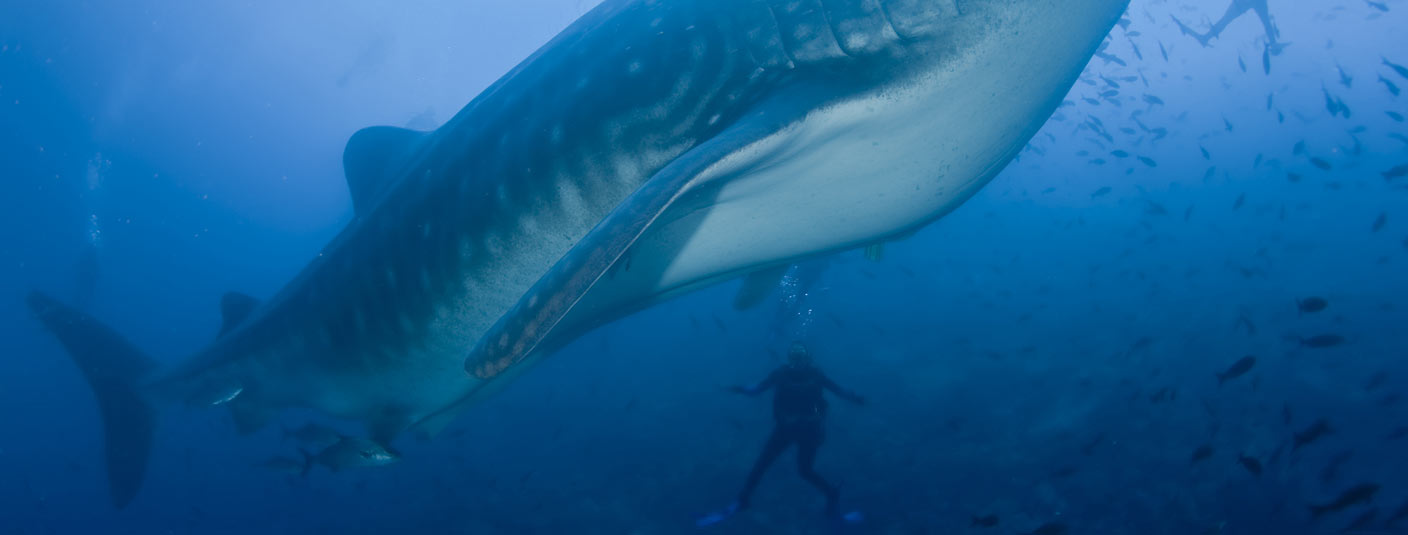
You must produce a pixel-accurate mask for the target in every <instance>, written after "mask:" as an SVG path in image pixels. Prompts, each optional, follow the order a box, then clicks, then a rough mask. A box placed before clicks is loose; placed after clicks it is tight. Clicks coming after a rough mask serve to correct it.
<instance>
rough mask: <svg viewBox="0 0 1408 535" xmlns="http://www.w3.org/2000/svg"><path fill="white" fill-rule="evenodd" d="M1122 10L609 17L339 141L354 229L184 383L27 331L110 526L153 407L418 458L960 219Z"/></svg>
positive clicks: (892, 7) (232, 327)
mask: <svg viewBox="0 0 1408 535" xmlns="http://www.w3.org/2000/svg"><path fill="white" fill-rule="evenodd" d="M1126 3H1127V0H790V1H781V0H622V1H612V0H608V1H607V2H606V3H604V4H602V5H601V6H599V7H597V8H596V9H594V10H593V11H591V12H590V13H588V14H586V15H585V16H583V17H582V18H581V19H580V20H578V21H576V22H575V23H574V24H572V25H571V26H570V27H568V28H567V29H566V30H564V31H563V32H562V33H561V34H559V35H558V36H557V37H555V38H554V39H552V40H551V41H550V42H549V43H547V44H546V45H545V46H543V47H542V48H541V49H539V50H538V51H537V52H536V53H534V54H533V55H532V56H530V57H529V58H528V59H526V60H525V61H523V62H522V63H521V64H519V65H518V66H517V67H516V68H514V69H513V70H512V71H510V72H509V73H508V74H506V75H505V76H504V77H503V78H501V79H500V80H499V81H497V82H496V83H494V84H493V85H492V86H490V87H489V88H488V89H486V90H485V91H484V92H483V93H482V94H480V95H479V96H478V97H476V98H475V99H473V100H472V101H471V102H470V103H469V104H468V105H467V106H465V108H464V109H463V110H461V111H460V112H459V113H458V114H456V115H455V116H454V117H453V118H452V119H451V120H450V121H449V122H447V123H446V124H444V125H443V126H441V127H440V128H439V129H436V130H434V131H430V132H417V131H411V130H404V129H397V128H391V127H372V128H368V129H364V130H362V131H360V132H358V133H357V134H355V135H354V136H353V137H352V139H351V140H350V141H349V142H348V145H347V149H346V151H345V153H344V166H345V168H346V174H347V180H348V185H349V189H350V191H351V194H352V199H353V207H354V210H355V212H356V217H355V218H354V220H353V221H352V222H351V223H350V224H349V225H348V227H347V228H346V229H345V230H344V231H343V232H342V233H341V234H340V235H338V236H337V237H336V238H335V239H334V240H333V241H332V242H331V243H330V244H328V246H327V247H326V248H325V249H324V250H323V251H322V253H321V254H320V255H319V256H318V257H317V258H316V259H315V260H314V261H312V262H311V263H310V264H309V265H308V266H307V267H306V268H304V269H303V270H302V271H301V272H300V273H299V274H298V275H297V276H296V277H295V278H294V279H293V280H292V281H291V282H290V283H289V284H288V285H287V286H285V287H284V288H283V289H282V290H281V291H279V292H278V293H277V294H276V295H274V296H272V297H271V298H270V299H268V300H266V301H263V302H260V301H256V300H254V299H253V298H250V297H247V296H243V295H240V294H230V295H227V296H226V298H225V299H224V300H222V303H221V308H222V312H223V313H224V324H223V325H222V329H221V334H220V335H219V336H218V337H217V338H216V339H215V340H214V341H213V342H212V343H211V344H210V345H209V346H207V347H206V348H204V349H203V350H201V351H200V352H198V353H197V354H196V355H194V356H193V357H192V358H190V359H188V360H186V361H183V362H181V363H179V364H177V365H174V366H170V367H166V368H159V367H155V366H154V364H153V363H151V362H150V361H149V359H146V358H145V357H142V356H141V355H140V352H138V351H137V350H136V349H135V348H132V347H131V346H130V344H125V343H122V341H121V337H120V336H117V335H116V334H115V333H112V332H111V331H109V330H107V329H106V328H105V327H103V326H102V325H101V324H99V323H98V322H97V321H96V320H93V319H92V318H89V317H87V316H85V315H83V314H82V313H81V312H78V311H76V310H74V309H71V308H69V307H67V306H65V305H63V304H61V303H59V302H57V301H55V300H53V299H50V298H47V297H45V296H43V295H42V294H33V295H31V297H30V306H31V308H33V309H34V310H35V311H36V312H37V315H38V317H39V318H40V319H41V320H42V321H44V323H45V324H46V325H48V326H49V328H50V329H51V330H53V331H54V332H55V333H56V334H57V335H58V336H59V338H60V340H61V341H62V342H64V345H65V346H66V347H67V348H68V349H69V352H70V354H71V355H72V356H73V357H74V358H75V360H76V361H78V363H79V364H80V367H81V368H83V369H84V370H85V374H87V376H88V379H89V380H90V382H91V383H92V384H93V387H94V389H95V391H97V397H98V398H99V401H100V403H102V404H103V405H104V416H105V418H106V425H107V427H106V430H107V441H108V456H109V465H110V466H109V468H110V470H109V476H110V477H109V478H110V483H111V484H112V491H113V496H114V500H115V502H116V503H118V504H119V505H122V504H125V503H126V502H127V501H129V500H130V499H132V497H133V496H134V495H135V493H136V490H137V488H138V487H139V486H140V482H141V466H142V465H144V463H145V458H146V452H145V448H146V447H147V445H148V444H149V443H150V436H149V435H150V433H151V428H152V427H153V422H154V420H153V417H152V415H151V409H150V408H149V405H150V404H152V403H154V402H157V401H162V400H173V399H174V400H182V401H186V402H192V403H199V404H219V405H225V406H227V407H229V409H230V410H231V411H232V413H233V414H234V417H235V421H236V423H237V425H238V427H239V428H240V429H241V430H242V431H252V430H255V429H258V428H260V427H261V426H262V425H263V424H264V423H265V422H267V421H268V420H269V419H270V418H271V417H272V416H273V415H275V414H276V413H277V412H278V411H279V410H281V409H285V408H294V407H301V408H313V409H317V410H320V411H323V412H325V413H327V414H328V415H331V416H333V417H338V418H346V419H353V420H359V421H362V422H365V423H366V425H367V427H368V433H369V436H370V438H371V439H373V440H375V441H378V442H380V443H389V441H391V440H392V439H393V438H394V437H395V436H397V435H398V434H400V433H401V432H403V431H406V430H414V431H419V432H421V433H424V434H427V435H431V434H434V433H435V432H436V431H437V430H439V429H440V428H443V426H444V425H446V424H447V423H448V422H449V420H450V419H452V418H453V416H454V415H455V414H456V413H457V412H458V411H459V409H461V408H463V407H464V406H465V405H467V404H469V403H470V402H472V401H473V400H475V399H478V398H480V397H482V395H484V394H486V393H487V392H489V391H490V389H488V388H486V387H489V386H497V385H502V384H504V383H505V382H506V381H505V379H507V378H509V377H511V376H513V375H515V374H518V373H522V372H523V371H524V370H526V369H528V368H529V367H530V366H529V364H531V363H532V362H533V361H535V360H537V359H539V358H542V357H543V356H545V355H547V354H550V353H551V352H552V351H553V349H555V348H557V347H561V346H562V345H564V344H566V343H568V342H570V341H571V340H572V339H573V338H574V337H576V336H578V335H580V334H581V333H582V332H584V331H585V330H587V329H590V328H593V327H595V326H598V325H601V324H603V323H606V322H610V321H612V320H613V319H615V318H619V317H621V316H623V315H625V314H627V313H629V312H632V311H635V310H639V309H641V308H644V307H647V306H649V305H651V304H652V303H655V302H658V301H660V300H662V299H666V298H669V297H671V296H674V295H678V294H680V293H682V292H687V291H689V290H692V289H695V288H699V287H701V286H704V285H707V284H710V283H714V282H718V281H722V280H725V279H729V278H732V277H737V276H742V275H748V274H750V273H752V274H761V275H767V274H769V273H776V272H777V271H776V270H777V269H778V268H779V267H785V265H786V264H787V263H789V262H792V261H795V260H797V259H800V258H804V257H808V256H812V255H818V254H823V253H828V252H833V251H838V250H843V249H848V248H854V247H860V246H866V245H869V244H874V243H878V242H883V241H885V240H887V239H892V238H895V237H897V236H901V235H904V234H906V233H909V232H913V231H914V230H916V229H918V228H919V227H921V226H923V225H925V224H927V223H929V222H931V221H933V220H935V219H937V218H939V217H941V216H942V215H944V214H946V213H948V212H950V211H952V210H953V209H954V208H956V207H957V206H958V205H959V204H961V203H962V202H963V201H965V200H966V199H968V198H969V197H970V196H972V195H973V194H974V193H975V192H976V191H977V190H978V189H979V188H981V187H982V186H983V185H984V184H985V183H987V182H988V181H989V180H990V179H992V178H993V177H994V176H995V175H996V174H997V173H998V172H999V171H1001V170H1002V169H1003V167H1004V166H1006V164H1007V163H1008V162H1009V161H1010V160H1011V159H1012V158H1013V157H1014V156H1015V155H1016V154H1017V152H1018V151H1019V150H1020V149H1021V148H1022V147H1023V146H1024V145H1025V144H1026V142H1027V141H1028V140H1029V139H1030V138H1031V136H1032V135H1034V134H1035V132H1036V131H1037V129H1038V128H1039V127H1040V126H1041V125H1042V124H1043V123H1044V122H1045V120H1046V119H1047V118H1048V117H1049V116H1050V114H1051V113H1052V112H1053V111H1054V110H1055V108H1056V107H1057V105H1058V104H1059V103H1060V102H1061V99H1062V97H1063V96H1064V95H1065V94H1066V92H1067V90H1068V89H1069V88H1070V86H1071V85H1072V84H1073V83H1074V81H1075V79H1076V77H1077V76H1078V75H1079V74H1080V72H1081V71H1082V69H1083V68H1084V66H1085V64H1086V63H1087V61H1088V60H1089V58H1090V56H1091V54H1092V53H1093V52H1094V51H1095V50H1096V48H1097V46H1098V45H1099V44H1100V42H1101V41H1102V40H1103V38H1104V37H1105V35H1106V33H1107V32H1108V31H1109V29H1110V28H1111V27H1112V26H1113V25H1114V23H1115V22H1116V20H1117V19H1118V18H1119V16H1120V15H1121V14H1122V13H1123V12H1124V9H1125V7H1126ZM757 286H759V287H764V288H765V287H767V285H757ZM80 335H86V336H89V337H90V338H93V337H97V338H101V339H104V340H109V341H113V343H112V344H106V347H98V346H97V345H95V344H87V343H82V342H81V341H79V340H77V339H76V338H77V337H79V336H80ZM113 348H116V349H113ZM114 355H116V356H114ZM105 362H107V363H109V364H108V365H106V366H100V365H99V364H101V363H105ZM114 362H116V363H118V364H112V363H114ZM95 368H96V369H95ZM124 422H130V423H132V424H133V425H123V423H124ZM114 459H117V460H121V461H124V462H125V463H126V468H123V469H120V470H114V469H113V466H112V465H113V464H114ZM138 461H140V462H138ZM134 464H135V465H136V466H137V468H136V470H135V474H134V473H133V472H134V470H133V469H132V466H133V465H134Z"/></svg>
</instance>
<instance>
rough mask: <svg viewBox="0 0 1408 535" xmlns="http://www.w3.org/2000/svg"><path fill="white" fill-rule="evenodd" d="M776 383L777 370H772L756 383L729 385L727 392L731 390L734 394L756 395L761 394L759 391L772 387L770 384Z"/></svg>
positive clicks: (765, 390)
mask: <svg viewBox="0 0 1408 535" xmlns="http://www.w3.org/2000/svg"><path fill="white" fill-rule="evenodd" d="M776 383H777V372H772V373H770V374H768V376H767V378H766V379H763V381H762V382H760V383H758V384H755V385H753V386H738V385H734V386H731V387H729V389H728V390H729V392H733V393H735V394H743V395H745V396H756V395H758V394H761V393H763V392H767V391H768V389H770V388H772V386H773V385H774V384H776Z"/></svg>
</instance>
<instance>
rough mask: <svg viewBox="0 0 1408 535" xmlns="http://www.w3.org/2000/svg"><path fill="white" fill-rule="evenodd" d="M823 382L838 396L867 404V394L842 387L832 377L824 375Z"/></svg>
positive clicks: (856, 402) (859, 403)
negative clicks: (863, 394)
mask: <svg viewBox="0 0 1408 535" xmlns="http://www.w3.org/2000/svg"><path fill="white" fill-rule="evenodd" d="M821 384H822V385H823V386H825V387H826V389H827V390H830V391H831V393H832V394H836V397H839V398H841V399H844V400H846V401H849V402H851V403H855V404H856V405H865V396H862V395H860V394H857V393H855V392H852V391H850V390H846V389H844V388H841V386H840V385H838V384H836V382H835V381H832V380H831V378H830V377H827V376H825V375H822V376H821Z"/></svg>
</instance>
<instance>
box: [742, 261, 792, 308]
mask: <svg viewBox="0 0 1408 535" xmlns="http://www.w3.org/2000/svg"><path fill="white" fill-rule="evenodd" d="M788 267H790V266H788V265H787V264H782V265H780V266H774V267H770V268H766V269H760V270H758V271H754V272H752V273H749V274H748V275H746V276H744V277H743V286H742V287H740V288H739V289H738V293H737V294H734V296H733V308H734V310H748V309H750V308H753V307H755V306H758V304H759V303H762V302H763V299H766V298H767V297H768V294H770V293H772V289H773V288H774V287H776V286H777V284H778V281H780V280H782V276H783V275H786V274H787V268H788Z"/></svg>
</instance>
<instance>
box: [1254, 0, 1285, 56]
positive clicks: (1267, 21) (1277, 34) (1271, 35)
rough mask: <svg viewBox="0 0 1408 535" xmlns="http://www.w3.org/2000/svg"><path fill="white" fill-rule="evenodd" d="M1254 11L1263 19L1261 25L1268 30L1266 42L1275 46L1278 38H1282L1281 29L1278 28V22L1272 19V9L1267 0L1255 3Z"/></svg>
mask: <svg viewBox="0 0 1408 535" xmlns="http://www.w3.org/2000/svg"><path fill="white" fill-rule="evenodd" d="M1252 11H1253V12H1254V13H1256V17H1257V18H1259V19H1261V27H1262V28H1263V29H1265V30H1266V42H1267V43H1270V44H1272V45H1273V46H1274V45H1275V43H1276V40H1277V39H1280V38H1281V31H1280V30H1277V29H1276V23H1274V22H1272V21H1271V11H1270V10H1268V9H1267V7H1266V2H1265V0H1262V1H1261V2H1258V3H1256V4H1255V5H1253V6H1252Z"/></svg>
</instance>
